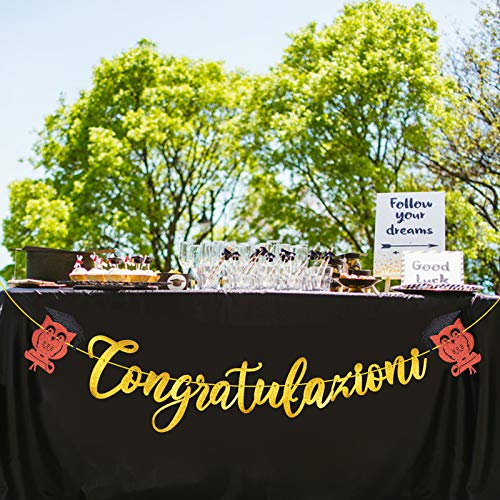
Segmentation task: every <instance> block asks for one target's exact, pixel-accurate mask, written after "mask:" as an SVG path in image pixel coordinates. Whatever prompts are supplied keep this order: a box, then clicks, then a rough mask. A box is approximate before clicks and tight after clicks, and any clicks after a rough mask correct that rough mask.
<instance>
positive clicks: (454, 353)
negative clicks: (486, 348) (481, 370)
mask: <svg viewBox="0 0 500 500" xmlns="http://www.w3.org/2000/svg"><path fill="white" fill-rule="evenodd" d="M430 339H431V340H432V341H433V342H434V344H435V345H437V346H439V348H438V353H439V357H440V358H441V359H442V360H444V361H447V362H448V363H455V365H453V366H452V368H451V373H452V375H453V376H454V377H458V375H460V374H461V373H462V372H463V371H465V370H467V369H468V370H469V374H471V375H472V374H473V373H477V372H476V369H475V368H474V367H473V365H475V364H476V363H479V362H480V361H481V354H478V353H475V352H472V349H474V337H473V336H472V335H471V334H470V333H469V332H467V331H465V330H464V326H463V325H462V322H461V321H460V318H458V319H457V320H456V321H455V323H453V324H452V325H449V326H446V327H445V328H443V329H442V330H441V331H440V332H439V333H438V334H437V335H431V336H430Z"/></svg>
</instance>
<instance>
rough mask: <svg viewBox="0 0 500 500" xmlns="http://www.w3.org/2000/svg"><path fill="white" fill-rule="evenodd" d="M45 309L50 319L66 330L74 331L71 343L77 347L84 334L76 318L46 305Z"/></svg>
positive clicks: (83, 338)
mask: <svg viewBox="0 0 500 500" xmlns="http://www.w3.org/2000/svg"><path fill="white" fill-rule="evenodd" d="M45 310H46V311H47V313H48V314H49V316H50V317H51V318H52V321H55V322H56V323H59V324H60V325H62V326H64V328H66V330H68V332H72V333H76V337H75V338H74V340H73V345H74V346H75V347H77V346H78V345H80V343H81V342H82V341H83V340H85V336H84V335H83V328H82V327H81V326H80V325H79V324H78V323H77V321H76V319H75V318H74V317H73V316H71V314H68V313H65V312H62V311H56V310H55V309H50V308H49V307H46V308H45Z"/></svg>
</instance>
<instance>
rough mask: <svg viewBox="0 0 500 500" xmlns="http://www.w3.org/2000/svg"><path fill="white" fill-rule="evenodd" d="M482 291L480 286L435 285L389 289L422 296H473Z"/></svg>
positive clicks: (402, 286) (399, 286)
mask: <svg viewBox="0 0 500 500" xmlns="http://www.w3.org/2000/svg"><path fill="white" fill-rule="evenodd" d="M482 289H483V287H482V286H480V285H448V286H447V285H443V284H440V285H435V286H432V288H431V287H430V286H426V287H422V288H418V287H415V285H398V286H393V287H391V291H395V292H402V293H409V294H416V295H424V294H434V293H466V294H473V293H478V292H480V291H481V290H482Z"/></svg>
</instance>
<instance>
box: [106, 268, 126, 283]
mask: <svg viewBox="0 0 500 500" xmlns="http://www.w3.org/2000/svg"><path fill="white" fill-rule="evenodd" d="M106 278H107V281H125V280H124V279H123V269H119V268H118V267H112V268H111V269H110V270H109V271H108V272H107V276H106Z"/></svg>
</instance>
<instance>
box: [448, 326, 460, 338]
mask: <svg viewBox="0 0 500 500" xmlns="http://www.w3.org/2000/svg"><path fill="white" fill-rule="evenodd" d="M450 333H451V336H452V337H456V336H457V335H460V330H459V329H458V328H453V330H452V331H451V332H450Z"/></svg>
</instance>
